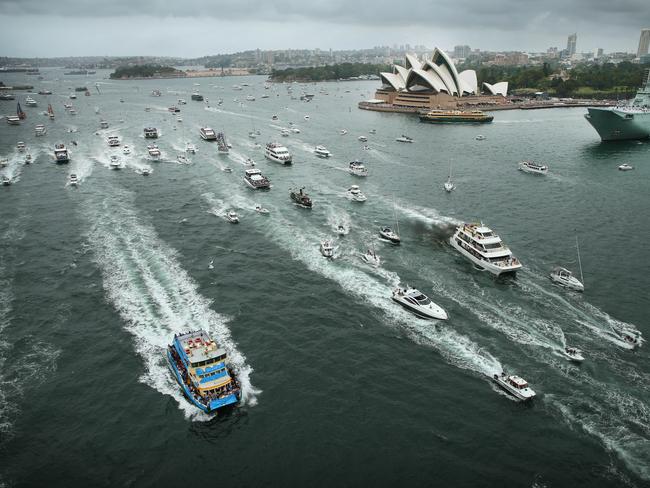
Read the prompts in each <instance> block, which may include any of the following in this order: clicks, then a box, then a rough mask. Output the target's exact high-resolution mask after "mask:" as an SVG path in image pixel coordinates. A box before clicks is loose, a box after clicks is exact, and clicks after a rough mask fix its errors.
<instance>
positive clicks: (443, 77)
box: [424, 61, 458, 95]
mask: <svg viewBox="0 0 650 488" xmlns="http://www.w3.org/2000/svg"><path fill="white" fill-rule="evenodd" d="M424 66H425V69H426V70H427V71H428V72H430V73H435V74H436V76H437V77H438V78H439V79H440V81H442V83H444V85H445V88H444V91H446V92H447V93H449V94H450V95H458V87H457V86H456V83H455V82H454V79H453V78H452V77H451V74H450V73H449V70H448V69H447V68H446V67H445V66H438V65H437V64H435V63H433V62H431V61H427V62H426V64H425V65H424Z"/></svg>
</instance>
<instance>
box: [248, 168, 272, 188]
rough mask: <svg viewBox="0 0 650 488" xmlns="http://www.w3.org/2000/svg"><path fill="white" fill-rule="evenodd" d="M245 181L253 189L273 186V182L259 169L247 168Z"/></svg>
mask: <svg viewBox="0 0 650 488" xmlns="http://www.w3.org/2000/svg"><path fill="white" fill-rule="evenodd" d="M244 181H245V182H246V184H247V185H248V186H250V187H251V188H252V189H253V190H262V189H268V188H271V182H270V181H269V179H268V178H267V177H266V176H264V175H263V174H262V171H260V170H259V169H247V170H246V171H244Z"/></svg>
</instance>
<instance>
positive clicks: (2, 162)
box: [0, 158, 9, 168]
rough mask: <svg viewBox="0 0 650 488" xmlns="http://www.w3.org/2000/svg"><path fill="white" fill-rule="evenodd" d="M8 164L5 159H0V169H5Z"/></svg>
mask: <svg viewBox="0 0 650 488" xmlns="http://www.w3.org/2000/svg"><path fill="white" fill-rule="evenodd" d="M8 164H9V160H8V159H7V158H0V168H6V167H7V165H8Z"/></svg>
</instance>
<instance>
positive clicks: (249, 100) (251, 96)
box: [246, 95, 255, 102]
mask: <svg viewBox="0 0 650 488" xmlns="http://www.w3.org/2000/svg"><path fill="white" fill-rule="evenodd" d="M246 101H247V102H254V101H255V97H254V96H253V95H246Z"/></svg>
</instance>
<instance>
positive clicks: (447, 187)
mask: <svg viewBox="0 0 650 488" xmlns="http://www.w3.org/2000/svg"><path fill="white" fill-rule="evenodd" d="M444 187H445V191H446V192H447V193H449V192H452V191H453V190H454V188H456V186H455V185H454V183H453V182H452V181H451V176H449V177H448V178H447V181H445V184H444Z"/></svg>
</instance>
